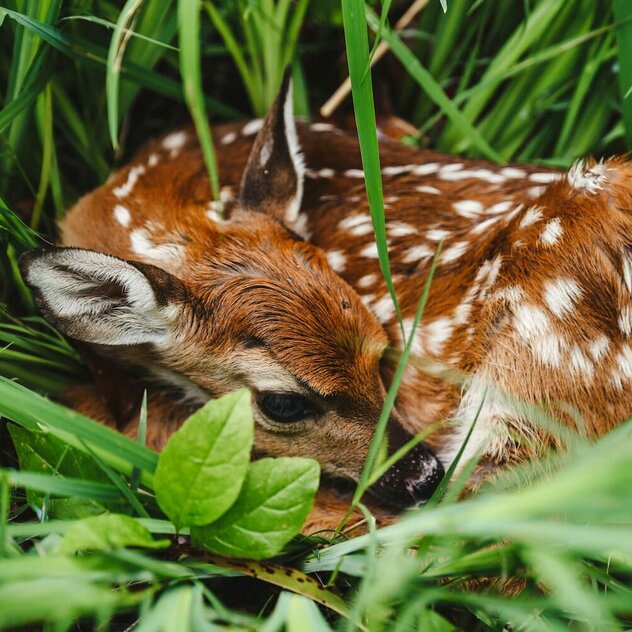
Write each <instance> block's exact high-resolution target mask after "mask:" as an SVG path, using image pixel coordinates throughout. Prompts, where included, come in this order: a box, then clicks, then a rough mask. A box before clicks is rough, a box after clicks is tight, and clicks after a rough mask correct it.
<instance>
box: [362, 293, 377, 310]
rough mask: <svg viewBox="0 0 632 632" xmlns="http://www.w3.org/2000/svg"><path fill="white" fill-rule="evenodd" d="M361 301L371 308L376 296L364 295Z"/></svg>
mask: <svg viewBox="0 0 632 632" xmlns="http://www.w3.org/2000/svg"><path fill="white" fill-rule="evenodd" d="M360 300H361V301H362V302H363V303H364V304H365V305H366V306H367V307H369V308H370V307H371V303H372V302H373V301H374V300H375V294H363V295H362V296H360Z"/></svg>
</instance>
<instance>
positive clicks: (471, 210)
mask: <svg viewBox="0 0 632 632" xmlns="http://www.w3.org/2000/svg"><path fill="white" fill-rule="evenodd" d="M452 208H453V209H454V210H455V211H456V212H457V213H458V214H459V215H460V216H461V217H465V218H467V219H476V218H477V217H478V216H479V214H480V213H481V212H482V211H483V205H482V204H481V203H480V202H478V201H477V200H461V201H459V202H455V203H454V204H453V205H452Z"/></svg>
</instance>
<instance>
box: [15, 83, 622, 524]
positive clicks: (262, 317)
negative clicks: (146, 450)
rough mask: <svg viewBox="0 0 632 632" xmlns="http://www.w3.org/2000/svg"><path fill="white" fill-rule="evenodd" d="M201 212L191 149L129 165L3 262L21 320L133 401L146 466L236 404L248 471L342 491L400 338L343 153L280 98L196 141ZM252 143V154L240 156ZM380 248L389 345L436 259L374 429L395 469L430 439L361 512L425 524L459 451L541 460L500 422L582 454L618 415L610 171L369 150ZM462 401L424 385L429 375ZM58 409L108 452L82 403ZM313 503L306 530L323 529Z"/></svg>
mask: <svg viewBox="0 0 632 632" xmlns="http://www.w3.org/2000/svg"><path fill="white" fill-rule="evenodd" d="M214 141H215V144H216V147H217V151H218V160H219V169H220V180H221V182H222V183H223V188H222V190H221V198H222V203H221V206H222V207H223V212H222V213H221V214H220V213H219V212H218V205H217V204H216V203H213V202H212V201H211V193H210V189H209V183H208V178H207V172H206V169H205V166H204V161H203V158H202V153H201V151H200V148H199V145H198V144H197V141H196V137H195V134H194V133H193V132H192V131H191V130H180V131H175V132H173V133H170V134H168V135H166V136H164V137H162V138H160V139H157V140H153V141H150V142H149V143H147V144H146V145H145V146H144V147H143V148H142V149H141V150H140V151H139V153H138V154H137V155H136V157H135V159H134V160H133V162H132V163H131V164H130V165H128V166H127V167H124V168H123V169H121V170H119V171H117V172H116V173H115V174H114V175H113V176H112V177H111V178H110V179H109V180H108V182H106V183H105V184H104V185H103V186H101V187H99V188H98V189H97V190H95V191H93V192H92V193H89V194H88V195H86V196H85V197H84V198H82V199H81V200H80V201H79V203H78V204H77V205H76V206H75V207H74V208H73V209H72V210H71V211H70V212H69V213H68V215H67V216H66V218H65V219H64V221H63V222H62V224H61V246H62V247H59V248H50V249H43V250H37V251H33V252H31V253H28V254H27V255H25V256H24V258H23V259H22V262H21V265H22V269H23V272H24V275H25V279H26V281H27V283H28V284H29V285H30V287H31V288H32V289H33V290H34V292H35V296H36V299H37V302H38V305H39V306H40V308H41V310H42V312H43V314H44V315H45V316H46V317H47V318H48V319H49V320H50V321H51V322H52V323H53V324H54V325H55V326H57V327H58V328H59V329H60V330H61V331H63V332H64V333H66V334H67V335H69V336H71V337H72V338H74V339H76V340H78V341H82V342H83V343H88V344H89V346H90V349H91V352H92V353H96V354H97V355H99V356H102V357H105V358H107V359H108V361H111V362H113V363H115V364H116V365H118V366H119V367H122V368H124V369H125V370H129V369H133V371H135V372H136V374H140V375H141V376H143V379H145V380H146V381H147V383H150V384H151V387H150V391H149V392H150V408H149V420H150V425H149V443H150V445H152V446H153V447H155V448H160V447H161V446H162V445H163V444H164V442H165V441H166V439H167V438H168V436H169V434H170V433H171V432H173V431H174V430H175V429H176V428H177V427H178V425H179V424H180V423H181V422H182V421H183V420H184V419H185V418H186V417H187V416H188V415H189V414H190V413H191V412H192V410H194V409H195V408H196V407H198V406H200V405H201V404H202V403H203V402H205V401H206V400H208V399H209V398H212V397H217V396H220V395H222V394H224V393H226V392H228V391H231V390H233V389H236V388H238V387H242V386H246V387H248V388H249V389H251V391H252V402H253V408H254V414H255V420H256V436H255V451H256V453H257V454H262V455H263V454H267V455H300V456H310V457H313V458H316V459H317V460H318V461H319V462H320V464H321V467H322V470H323V472H324V474H325V475H326V476H327V477H329V478H332V479H342V480H346V481H350V482H353V481H357V479H358V476H359V473H360V471H361V469H362V465H363V462H364V459H365V457H366V454H367V449H368V446H369V443H370V441H371V437H372V434H373V430H374V428H375V424H376V422H377V419H378V417H379V414H380V411H381V409H382V406H383V403H384V398H385V393H386V390H385V389H386V386H385V385H388V384H389V382H390V380H391V378H392V375H393V371H394V367H395V363H396V357H395V358H394V354H393V353H389V352H388V350H389V349H391V350H392V349H395V350H397V349H401V347H402V344H403V339H402V338H403V337H402V333H401V330H402V329H401V328H400V325H399V323H398V320H397V316H396V312H395V309H394V306H393V303H392V301H391V298H390V295H389V294H388V292H387V290H386V286H385V283H384V280H383V277H382V275H381V274H380V270H379V263H378V258H377V249H376V246H375V241H374V236H373V228H372V224H371V218H370V215H369V210H368V205H367V200H366V197H365V190H364V180H363V175H364V174H363V171H362V167H361V160H360V154H359V150H358V144H357V142H356V139H355V138H354V137H353V136H352V135H350V134H348V133H346V132H343V131H341V130H339V129H336V128H335V127H333V126H332V125H330V124H328V123H322V122H321V123H313V124H311V125H310V124H302V123H301V124H298V125H296V124H295V122H294V118H293V114H292V106H291V86H290V85H289V82H288V80H287V79H286V80H285V81H284V85H283V87H282V90H281V93H280V95H279V97H278V98H277V100H276V102H275V103H274V105H273V106H272V108H271V111H270V112H269V114H268V116H267V117H266V119H265V120H263V121H261V120H254V121H250V122H248V123H246V124H227V125H218V126H216V127H215V129H214ZM253 141H254V142H253ZM381 160H382V177H383V185H384V201H385V211H386V220H387V237H388V244H389V254H390V262H391V267H392V271H393V279H394V284H395V289H396V292H397V295H398V297H399V302H400V306H401V311H402V315H403V330H404V332H405V333H406V335H408V334H409V333H410V331H411V326H412V317H413V314H414V312H415V309H416V306H417V302H418V300H419V297H420V294H421V291H422V289H423V286H424V283H425V281H426V278H427V276H428V272H429V269H430V265H431V263H432V259H433V256H434V255H435V252H436V250H437V246H438V244H439V243H440V242H441V243H442V244H443V249H442V251H441V254H440V257H439V259H438V264H437V269H436V274H435V276H434V279H433V280H432V286H431V290H430V295H429V300H428V302H427V305H426V308H425V312H424V315H423V319H422V323H421V326H420V327H419V328H418V330H417V331H416V332H415V334H414V340H413V343H412V350H413V360H412V362H411V363H410V365H409V366H408V368H407V370H406V373H405V375H404V379H403V381H402V384H401V388H400V391H399V395H398V398H397V402H396V406H395V409H394V411H393V413H392V414H391V417H390V420H389V424H388V432H387V434H388V440H389V441H388V445H389V450H390V451H391V452H392V451H395V450H397V449H398V448H400V447H401V446H402V445H403V444H404V443H405V442H406V441H408V440H409V439H410V438H411V435H412V433H417V432H420V431H423V430H424V429H426V428H428V427H429V426H430V425H435V424H439V426H440V427H439V429H438V430H437V431H436V432H434V433H432V434H431V436H429V437H428V439H427V442H426V443H424V444H420V445H418V446H417V447H416V448H414V449H413V450H412V451H411V452H409V453H408V454H407V455H406V456H405V457H404V458H403V459H401V460H400V461H399V462H398V463H397V464H396V465H395V466H393V467H392V468H391V469H390V470H389V471H387V472H386V474H384V475H383V476H382V478H381V479H380V480H379V481H378V482H377V483H375V484H374V485H373V487H372V488H371V489H370V492H371V495H372V498H373V502H374V503H375V504H376V505H377V506H383V507H388V508H395V509H401V508H403V507H405V506H408V505H410V504H413V503H416V502H420V501H424V500H426V499H427V498H428V497H429V496H430V495H431V494H432V492H433V490H434V489H435V488H436V486H437V484H438V482H439V481H440V479H441V478H442V476H443V473H444V468H447V467H448V466H449V465H450V463H451V461H452V460H453V458H454V456H455V454H456V453H457V452H458V450H459V448H460V446H461V445H462V443H463V441H464V439H465V437H466V435H467V432H468V430H469V429H470V426H471V424H472V420H473V419H474V417H475V416H476V413H477V411H478V410H479V408H480V414H479V416H478V419H477V422H476V424H475V427H474V430H473V433H472V436H471V437H470V440H469V442H468V444H467V447H466V450H465V453H464V455H463V459H464V460H466V459H468V458H469V457H472V456H474V455H476V454H480V455H481V462H480V465H479V469H478V471H477V472H476V473H475V477H474V478H473V479H472V482H471V488H472V489H474V488H475V487H476V485H477V481H479V480H481V479H483V478H485V477H486V476H488V475H489V473H490V472H493V471H494V470H495V469H496V468H497V467H499V466H502V465H504V464H507V463H511V462H516V461H517V460H523V459H528V458H535V457H537V455H538V453H539V450H540V449H541V448H542V445H543V444H546V443H551V437H550V436H549V435H547V434H545V433H544V431H543V430H542V429H541V428H540V427H538V425H537V424H536V423H535V422H533V421H532V420H530V419H529V416H528V415H527V413H526V412H524V406H516V405H515V402H520V403H522V404H524V403H527V404H535V405H538V406H540V407H543V408H544V409H545V410H546V411H547V412H548V413H549V414H550V415H551V416H552V417H554V418H556V419H558V420H560V421H561V422H562V423H566V424H574V425H576V424H577V423H578V422H577V420H578V418H580V419H581V421H582V423H583V429H584V431H585V433H586V434H587V435H588V436H598V435H600V434H603V433H605V432H606V431H608V430H609V429H610V428H612V427H613V426H615V425H616V424H617V423H619V422H620V421H621V420H623V419H624V418H625V417H626V416H628V415H629V414H630V413H631V412H632V391H630V389H629V386H630V384H631V382H632V346H630V338H629V337H630V335H631V333H632V301H631V299H632V250H631V248H632V199H631V194H630V192H631V191H632V188H631V185H630V182H631V181H632V169H631V168H630V166H629V165H628V164H627V163H625V162H622V161H618V160H614V161H610V162H602V163H597V164H595V163H578V164H577V165H576V166H575V167H574V168H573V169H571V170H570V171H569V172H568V173H562V172H556V171H552V170H543V169H540V168H535V167H531V166H519V167H516V166H511V167H500V166H497V165H494V164H490V163H487V162H481V161H471V160H465V159H460V158H457V159H455V158H452V157H449V156H445V155H442V154H438V153H433V152H430V151H418V150H414V149H411V148H408V147H405V146H403V145H400V144H397V143H395V142H392V141H388V140H384V142H383V143H382V147H381ZM450 370H451V371H453V372H454V373H458V374H459V375H461V376H465V377H464V378H463V379H460V380H454V379H446V377H445V373H446V371H448V372H449V371H450ZM67 399H68V401H69V402H70V403H71V404H72V405H73V406H75V407H76V408H77V409H79V410H82V411H83V412H85V413H87V414H90V415H92V416H94V417H95V418H97V419H100V420H101V421H104V422H106V423H110V424H112V425H114V424H117V423H118V425H119V427H121V429H122V430H123V431H124V432H126V433H129V434H133V433H135V431H136V424H137V419H136V418H135V417H134V416H131V417H130V418H128V419H123V420H121V419H120V418H119V419H118V420H117V419H115V418H114V417H113V416H112V414H111V412H110V411H109V410H108V409H107V407H106V406H105V405H104V404H103V402H102V401H101V400H100V399H99V397H97V396H96V395H95V392H94V390H93V389H92V388H89V387H78V388H77V389H74V390H73V391H71V392H70V393H69V394H68V398H67ZM341 507H344V503H343V502H342V501H340V500H339V499H337V498H336V496H335V495H331V494H329V495H328V494H327V493H326V492H323V495H321V498H320V501H319V503H318V505H317V511H316V513H315V514H314V517H313V519H312V520H311V521H310V523H309V524H308V526H307V529H308V530H313V529H316V528H319V527H329V526H332V525H335V524H337V522H338V520H339V518H340V509H341Z"/></svg>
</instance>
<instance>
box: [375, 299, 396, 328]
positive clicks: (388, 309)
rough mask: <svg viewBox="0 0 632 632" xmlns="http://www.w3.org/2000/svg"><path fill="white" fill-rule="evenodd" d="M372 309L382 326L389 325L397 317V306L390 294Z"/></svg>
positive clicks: (377, 302)
mask: <svg viewBox="0 0 632 632" xmlns="http://www.w3.org/2000/svg"><path fill="white" fill-rule="evenodd" d="M371 308H372V309H373V312H374V313H375V315H376V316H377V319H378V320H379V321H380V322H381V323H382V324H386V323H389V322H390V321H391V320H392V319H393V317H394V316H395V306H394V305H393V299H392V298H391V295H390V294H385V295H384V296H383V297H382V298H380V299H379V300H377V301H375V303H373V304H372V306H371Z"/></svg>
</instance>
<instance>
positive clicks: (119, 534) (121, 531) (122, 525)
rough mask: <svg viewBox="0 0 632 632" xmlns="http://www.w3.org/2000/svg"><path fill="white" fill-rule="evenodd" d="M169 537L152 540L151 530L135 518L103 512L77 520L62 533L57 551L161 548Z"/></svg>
mask: <svg viewBox="0 0 632 632" xmlns="http://www.w3.org/2000/svg"><path fill="white" fill-rule="evenodd" d="M169 544H170V541H169V540H154V539H153V538H152V537H151V533H149V531H148V530H147V529H146V528H145V527H143V526H142V525H141V524H139V523H138V522H137V521H136V520H134V518H130V517H129V516H124V515H122V514H104V515H102V516H93V517H91V518H84V519H83V520H78V521H77V522H76V523H75V524H74V525H73V526H72V527H70V529H68V531H67V532H66V535H65V536H64V539H63V540H62V541H61V544H60V546H59V551H60V553H66V554H73V553H77V552H78V551H110V550H112V549H121V548H124V547H128V546H135V547H142V548H145V549H164V548H166V547H168V546H169Z"/></svg>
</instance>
